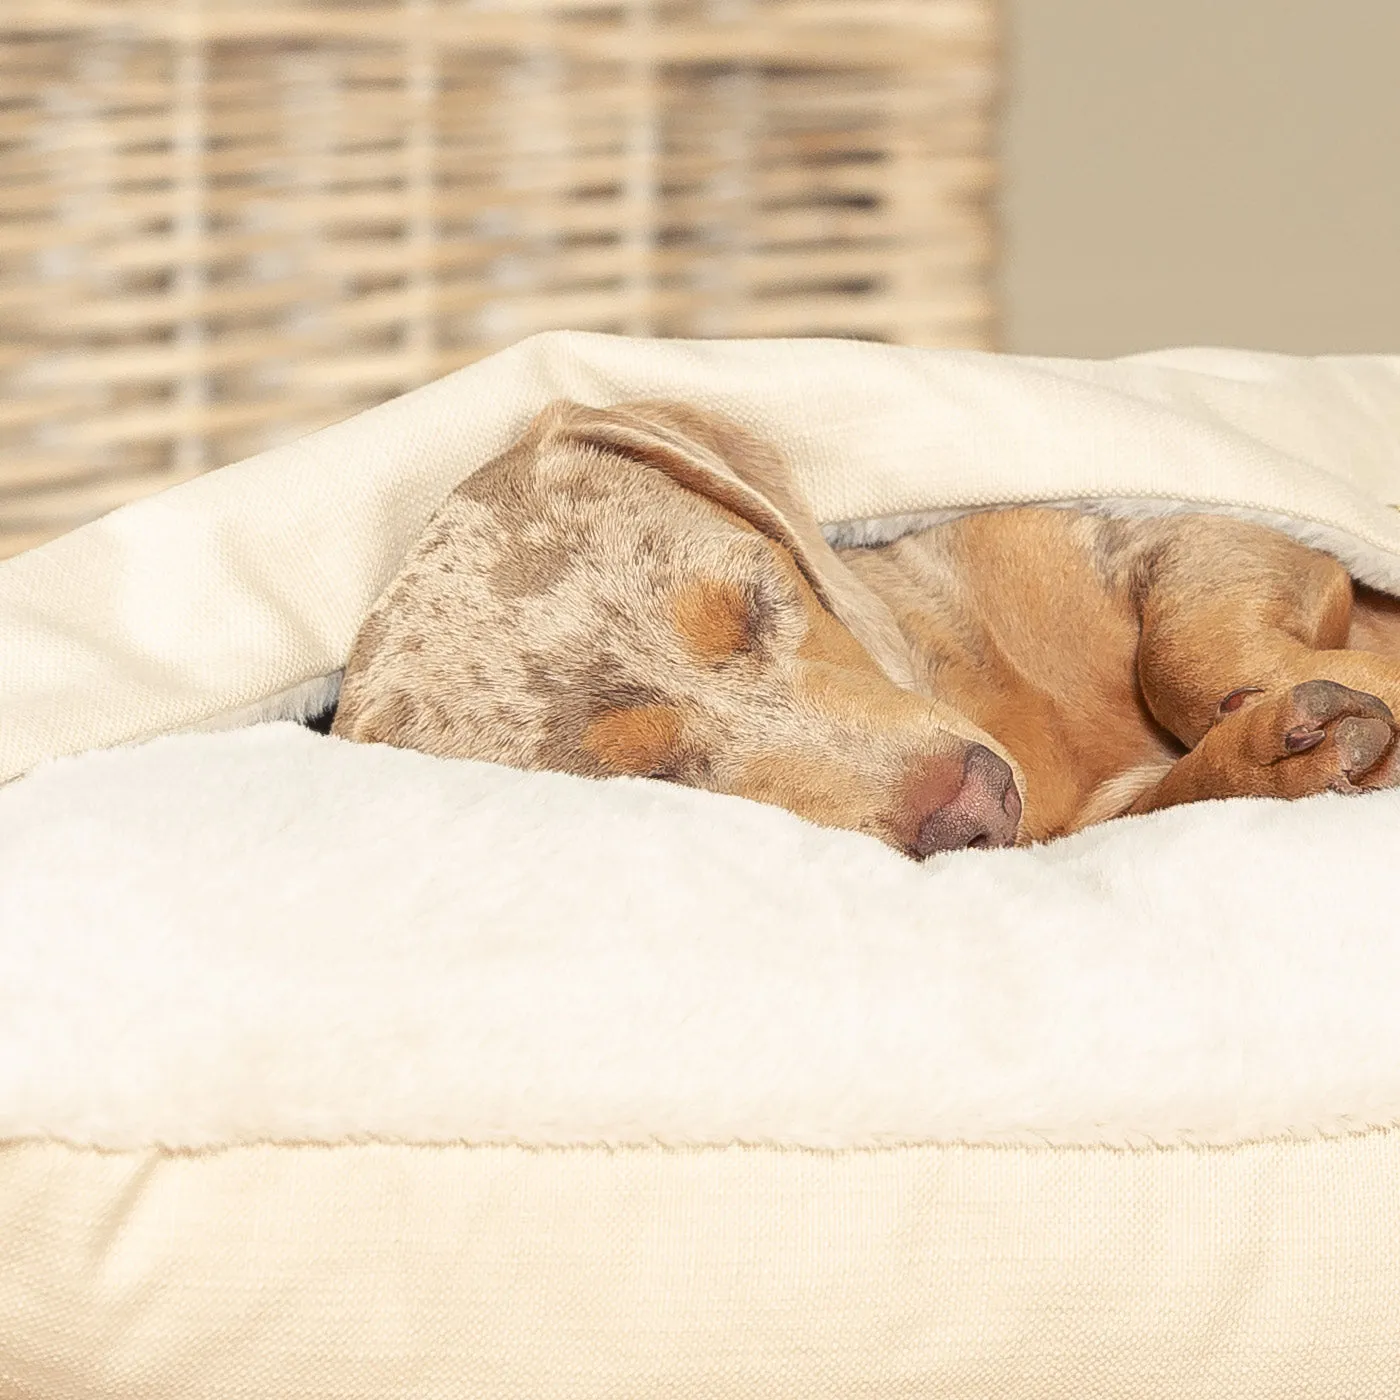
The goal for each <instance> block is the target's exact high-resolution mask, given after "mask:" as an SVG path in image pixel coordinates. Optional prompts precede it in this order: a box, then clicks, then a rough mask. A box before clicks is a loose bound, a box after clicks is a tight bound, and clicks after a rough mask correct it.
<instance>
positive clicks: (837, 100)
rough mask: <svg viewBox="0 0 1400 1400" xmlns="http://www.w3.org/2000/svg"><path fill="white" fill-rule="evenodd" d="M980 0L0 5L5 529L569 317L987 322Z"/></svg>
mask: <svg viewBox="0 0 1400 1400" xmlns="http://www.w3.org/2000/svg"><path fill="white" fill-rule="evenodd" d="M993 18H994V17H993V13H992V0H833V2H831V3H828V2H827V0H324V3H315V0H261V3H259V0H203V3H201V0H164V3H162V4H153V3H148V0H114V2H111V3H100V0H3V5H0V308H2V313H3V314H0V555H3V554H7V553H13V552H15V551H17V550H20V549H23V548H25V547H27V546H29V545H33V544H37V543H38V542H40V541H41V540H43V539H46V538H48V537H50V536H52V535H54V534H57V533H59V532H60V531H62V530H65V529H68V528H70V527H71V526H73V525H76V524H79V523H81V522H82V521H84V520H87V519H91V518H93V517H94V516H96V515H99V514H101V513H102V512H104V511H106V510H109V509H111V508H112V507H114V506H116V505H119V504H121V503H122V502H123V501H127V500H130V499H132V498H134V497H136V496H138V495H142V494H145V493H147V492H149V491H153V490H156V489H158V488H160V487H163V486H166V485H169V484H171V483H173V482H176V481H179V480H182V479H184V478H186V477H188V476H190V475H192V474H194V473H197V472H200V471H203V470H206V469H207V468H209V467H213V466H217V465H220V464H222V463H224V462H228V461H232V460H235V459H237V458H239V457H243V456H246V455H248V454H250V453H252V452H256V451H258V450H260V449H262V448H264V447H267V446H270V445H272V444H274V443H277V442H282V441H286V440H288V439H291V438H294V437H297V436H299V435H300V434H302V433H305V432H307V431H309V430H311V429H313V428H316V427H318V426H321V425H323V424H325V423H327V422H330V421H333V420H335V419H338V418H343V417H346V416H348V415H349V414H351V413H354V412H356V411H357V410H359V409H361V408H364V407H366V406H368V405H370V404H373V403H376V402H378V401H380V400H382V399H385V398H389V397H392V396H393V395H395V394H398V393H401V392H403V391H404V390H405V389H409V388H412V387H413V386H414V385H416V384H420V383H422V382H424V381H425V380H428V379H432V378H434V377H436V376H438V375H440V374H443V373H445V372H447V371H448V370H451V369H454V368H456V367H458V366H460V365H462V364H465V363H467V362H468V361H470V360H473V359H476V358H478V357H480V356H481V355H484V354H486V353H489V352H490V351H492V350H495V349H498V348H500V347H501V346H503V345H506V344H508V343H510V342H512V341H514V340H517V339H519V338H520V337H521V336H524V335H527V334H529V333H530V332H533V331H537V330H542V329H546V328H552V327H573V328H578V329H592V330H606V331H620V332H625V333H629V334H636V335H698V336H768V335H843V336H864V337H871V338H878V339H883V340H891V341H899V342H905V343H914V344H923V345H955V346H980V345H984V344H986V343H987V341H988V338H989V335H990V333H991V314H992V308H991V301H990V297H989V292H988V265H989V259H990V238H989V220H988V213H987V196H988V191H989V187H990V184H991V178H992V167H991V163H990V160H989V157H988V150H989V144H990V142H989V126H990V122H989V114H990V107H991V101H992V95H993V93H992V89H993V82H992V78H993V73H994V67H995V35H994V24H993Z"/></svg>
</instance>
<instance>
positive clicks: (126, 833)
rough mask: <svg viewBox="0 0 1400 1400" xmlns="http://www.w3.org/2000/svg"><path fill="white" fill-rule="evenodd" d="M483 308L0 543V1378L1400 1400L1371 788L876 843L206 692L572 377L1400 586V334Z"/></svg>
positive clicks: (394, 541)
mask: <svg viewBox="0 0 1400 1400" xmlns="http://www.w3.org/2000/svg"><path fill="white" fill-rule="evenodd" d="M498 360H499V362H497V363H493V362H486V363H485V364H484V365H482V366H476V367H473V369H471V370H468V371H464V372H463V374H462V375H460V376H455V377H453V378H451V379H449V380H447V381H443V383H442V384H440V385H437V386H430V388H429V389H428V390H425V391H421V392H420V393H419V394H417V395H410V396H408V397H407V398H406V399H404V400H401V401H399V402H398V403H397V404H396V405H389V406H386V408H384V409H381V410H376V411H375V412H374V413H372V414H370V415H365V416H364V418H363V419H361V420H354V421H352V422H351V423H348V424H345V425H342V426H341V427H339V428H337V429H333V430H330V431H329V432H328V433H325V434H318V435H316V436H315V437H313V438H311V439H308V440H307V441H306V442H305V443H303V444H301V445H299V446H298V447H296V448H294V449H288V450H285V451H282V452H279V453H276V454H268V455H267V456H265V457H264V458H261V459H254V461H252V462H250V463H246V464H243V465H241V466H239V467H236V468H231V469H227V470H225V471H223V472H218V473H215V474H213V475H212V476H211V477H209V478H206V479H203V480H201V481H198V482H195V483H192V484H190V485H188V486H185V487H181V488H179V489H178V490H176V491H173V492H170V493H168V494H167V495H165V496H162V497H157V498H155V499H153V500H150V501H147V502H143V503H140V504H138V505H136V506H133V507H129V508H127V509H125V510H123V511H120V512H117V513H116V514H115V515H113V516H112V517H109V518H108V519H106V520H104V521H101V522H98V523H97V524H95V525H94V526H91V527H88V528H87V529H86V530H84V531H79V532H77V533H75V534H74V535H72V536H69V537H66V538H65V539H64V540H60V541H56V542H55V543H54V544H52V545H49V546H46V547H45V548H43V549H41V550H38V551H35V552H34V553H33V554H32V555H30V556H22V557H21V558H20V559H18V560H15V561H11V562H10V563H8V564H5V565H0V656H3V658H4V669H3V672H0V749H2V750H3V762H4V765H5V767H4V772H3V776H7V777H17V780H16V781H13V782H11V783H10V784H9V785H8V786H5V787H4V788H0V1393H3V1394H5V1395H9V1394H14V1395H16V1396H22V1397H39V1396H43V1397H49V1396H54V1395H62V1396H65V1397H68V1396H72V1397H89V1396H91V1397H103V1400H107V1398H108V1397H127V1396H130V1397H136V1396H141V1397H176V1396H180V1397H184V1396H191V1397H196V1396H197V1397H203V1396H220V1397H222V1396H230V1397H232V1396H250V1395H256V1396H259V1397H279V1396H289V1397H290V1396H296V1397H321V1396H324V1397H327V1400H329V1397H336V1400H355V1397H359V1396H364V1397H367V1400H368V1397H375V1400H379V1398H380V1397H392V1396H404V1397H408V1396H414V1397H420V1396H435V1395H442V1396H454V1397H456V1396H491V1397H496V1396H502V1397H516V1396H518V1397H522V1398H523V1397H532V1400H533V1397H549V1396H554V1395H558V1396H561V1397H562V1396H568V1397H591V1396H598V1397H604V1396H606V1397H618V1396H622V1397H628V1396H637V1397H641V1396H647V1397H650V1396H657V1395H690V1394H693V1395H705V1396H707V1397H710V1396H715V1397H724V1396H730V1395H733V1396H741V1395H742V1396H755V1395H762V1396H765V1397H766V1396H770V1395H771V1396H784V1395H791V1396H794V1397H799V1396H800V1397H803V1400H807V1398H808V1397H826V1396H832V1397H836V1396H842V1397H844V1396H855V1395H862V1394H879V1395H886V1394H918V1395H956V1396H959V1397H983V1396H985V1397H989V1400H990V1397H998V1400H1001V1397H1005V1396H1008V1395H1013V1396H1020V1395H1026V1396H1036V1397H1037V1400H1039V1397H1052V1398H1053V1397H1057V1396H1065V1397H1070V1396H1073V1397H1075V1398H1076V1400H1080V1397H1083V1396H1086V1395H1097V1396H1105V1397H1120V1396H1121V1397H1125V1398H1126V1397H1134V1400H1136V1397H1139V1396H1152V1397H1156V1396H1163V1397H1166V1396H1172V1397H1175V1396H1183V1397H1184V1396H1190V1397H1192V1398H1193V1400H1196V1397H1206V1398H1207V1400H1208V1398H1209V1397H1217V1396H1218V1397H1222V1400H1223V1397H1229V1398H1230V1400H1240V1398H1241V1397H1243V1398H1245V1400H1248V1397H1254V1396H1258V1397H1261V1398H1262V1397H1271V1398H1272V1397H1278V1396H1283V1395H1299V1396H1304V1395H1306V1396H1308V1397H1310V1400H1311V1397H1317V1396H1329V1395H1336V1396H1346V1397H1348V1400H1351V1397H1370V1396H1377V1397H1379V1396H1390V1395H1393V1394H1394V1393H1395V1380H1394V1377H1395V1374H1396V1357H1397V1356H1400V1321H1397V1319H1400V1264H1397V1262H1396V1261H1397V1259H1400V1248H1397V1246H1400V1192H1397V1190H1396V1189H1395V1183H1396V1181H1397V1180H1400V1126H1397V1124H1400V1027H1398V1026H1397V1018H1396V1017H1395V1016H1394V1007H1395V1006H1396V1004H1397V992H1400V933H1398V932H1397V929H1396V921H1395V919H1394V918H1393V917H1392V912H1391V911H1392V910H1393V909H1394V908H1395V905H1396V894H1397V889H1398V888H1400V876H1397V875H1396V873H1395V872H1396V865H1395V861H1394V858H1393V853H1394V851H1395V850H1396V849H1397V844H1398V843H1400V794H1390V793H1387V794H1378V795H1372V796H1368V797H1365V798H1358V799H1347V798H1342V797H1334V796H1325V797H1319V798H1313V799H1308V800H1307V801H1304V802H1299V803H1292V804H1283V803H1273V802H1233V803H1209V804H1198V805H1197V806H1194V807H1190V808H1182V809H1174V810H1171V811H1166V812H1162V813H1157V814H1154V815H1152V816H1150V817H1143V818H1134V819H1131V820H1127V821H1121V822H1117V823H1112V824H1109V825H1105V826H1103V827H1099V828H1094V829H1092V830H1090V831H1087V832H1084V833H1081V834H1080V835H1079V836H1076V837H1074V838H1071V839H1069V840H1066V841H1063V842H1059V843H1056V844H1054V845H1050V846H1046V847H1040V848H1029V849H1019V850H1001V851H966V852H957V853H950V854H947V855H943V856H939V857H937V858H935V859H934V860H932V861H931V862H929V863H926V864H925V865H922V866H919V865H914V864H912V863H910V862H907V861H905V860H904V859H903V858H902V857H900V856H898V855H896V854H895V853H893V852H891V851H889V850H888V849H886V848H885V847H883V846H882V845H880V844H878V843H876V842H873V841H869V840H866V839H865V838H862V837H860V836H858V835H855V834H852V833H843V832H834V831H827V830H822V829H819V828H816V827H813V826H809V825H807V824H805V823H803V822H801V821H800V820H798V819H797V818H795V817H792V816H790V815H789V814H787V813H785V812H782V811H779V810H777V809H770V808H765V807H760V806H757V805H754V804H750V803H745V802H743V801H740V800H738V799H729V798H724V797H720V796H715V795H712V794H706V793H699V792H690V791H686V790H683V789H678V788H675V787H671V786H666V785H659V784H651V783H645V782H638V781H627V780H613V781H609V782H605V783H604V782H592V781H588V780H584V779H577V778H572V777H568V776H565V775H558V774H544V773H517V772H514V771H511V770H506V769H501V768H496V767H492V766H490V765H483V764H474V763H464V762H449V761H442V760H437V759H433V758H429V757H427V756H424V755H419V754H412V753H404V752H400V751H397V750H391V749H385V748H381V747H377V746H359V745H351V744H346V743H343V742H340V741H338V740H335V739H331V738H327V737H323V736H321V735H317V734H313V733H310V732H308V731H307V730H305V729H303V728H301V727H300V726H297V725H293V724H287V723H279V722H263V723H257V724H253V723H251V722H250V721H252V720H254V719H260V720H263V721H268V720H269V719H272V718H274V717H275V716H277V715H278V714H281V713H285V712H286V711H287V710H288V709H291V710H292V711H295V710H297V709H298V708H299V707H300V708H312V707H314V706H315V705H316V704H317V703H319V702H321V701H323V700H324V699H325V698H326V697H327V696H328V695H330V694H333V689H334V672H335V669H336V668H337V667H339V666H340V665H341V664H342V663H343V661H344V655H345V651H346V650H347V649H348V646H349V641H350V638H351V636H352V635H353V632H354V629H355V626H356V625H357V618H358V616H360V615H362V613H363V610H364V608H365V607H367V606H368V602H369V600H370V599H371V598H372V597H373V595H374V593H375V592H376V591H377V589H378V587H379V586H381V585H382V582H383V581H384V579H385V577H386V576H387V574H388V573H389V572H391V571H392V569H393V567H394V564H395V562H396V559H397V553H398V552H399V551H401V550H402V548H403V546H404V544H405V543H406V542H407V540H409V539H411V538H412V535H413V533H414V531H415V530H416V529H417V528H419V526H421V523H422V521H423V519H424V518H425V517H426V514H427V513H428V512H429V511H430V510H431V509H432V506H433V505H434V504H435V503H436V499H437V497H438V495H440V494H441V493H442V492H443V491H445V490H446V489H447V487H449V486H450V485H451V484H452V482H453V481H455V480H456V479H457V478H458V477H459V476H461V475H463V474H465V472H467V471H469V470H471V469H472V468H473V467H474V466H477V465H481V463H482V462H483V461H484V460H485V459H486V457H487V456H489V455H490V453H491V452H492V451H494V450H496V447H497V446H499V445H500V442H501V441H503V440H505V438H506V437H508V436H509V433H510V432H511V431H513V430H514V427H515V426H517V425H518V423H519V422H521V421H523V419H524V418H526V417H528V416H529V414H530V413H531V412H533V409H534V408H535V407H537V406H538V401H541V400H542V399H544V398H548V397H553V396H554V395H555V394H557V393H569V394H573V395H575V396H577V397H583V398H588V399H591V400H592V401H596V402H611V401H615V400H617V399H623V398H632V397H637V396H638V395H639V394H641V393H645V392H652V393H656V392H672V393H675V394H677V395H680V396H688V397H693V398H697V399H699V400H700V401H702V402H706V403H708V404H709V405H710V406H712V407H717V408H724V409H727V410H729V411H731V412H737V414H738V416H740V417H743V418H745V420H746V421H748V422H749V423H750V424H751V425H752V426H758V427H760V428H763V427H766V428H767V429H768V430H769V431H770V432H771V433H772V434H773V435H775V436H777V437H778V438H779V440H780V442H781V443H782V445H783V446H784V447H785V449H786V450H787V451H788V452H789V454H790V455H792V456H793V457H794V460H795V461H796V463H797V465H798V468H799V474H800V475H801V476H802V477H803V479H804V482H805V484H806V486H807V488H808V489H809V490H810V491H811V492H812V494H813V497H814V500H816V501H817V503H818V507H819V513H820V514H821V516H822V518H823V520H824V521H825V522H826V523H827V524H828V525H831V526H833V527H837V528H839V530H841V531H844V532H845V533H846V534H847V535H848V536H850V537H857V536H859V537H876V536H882V532H883V534H888V533H890V532H896V533H897V532H898V531H900V530H902V529H905V528H908V527H909V525H910V524H911V523H917V521H918V520H920V519H926V518H929V517H930V515H935V514H936V513H937V512H939V511H946V510H961V509H973V508H984V507H987V506H994V505H996V504H998V503H1006V502H1011V501H1015V500H1020V499H1053V500H1059V501H1071V500H1079V499H1081V498H1087V499H1089V500H1090V501H1091V503H1092V504H1093V505H1094V506H1095V508H1101V509H1111V510H1115V511H1125V510H1149V509H1150V510H1159V509H1174V508H1199V506H1200V505H1202V504H1206V505H1209V506H1211V507H1212V508H1216V509H1222V510H1227V511H1231V512H1235V513H1253V514H1254V515H1256V516H1262V517H1265V518H1268V519H1271V520H1279V521H1281V522H1283V524H1284V526H1285V528H1288V529H1290V530H1291V531H1292V532H1294V533H1295V534H1297V535H1298V536H1299V537H1304V538H1311V539H1314V540H1317V541H1318V542H1321V543H1323V544H1325V545H1326V546H1327V547H1330V548H1333V549H1334V551H1335V552H1336V553H1338V555H1339V556H1340V557H1343V558H1346V559H1347V560H1348V562H1349V563H1350V564H1351V565H1352V567H1354V568H1356V569H1357V570H1358V572H1360V573H1362V574H1364V575H1365V576H1367V577H1369V578H1371V579H1372V581H1374V582H1376V583H1378V584H1381V585H1387V584H1388V585H1389V586H1391V587H1397V586H1400V565H1397V561H1398V560H1400V528H1398V527H1397V522H1396V521H1395V520H1394V514H1393V511H1392V510H1391V509H1390V508H1389V504H1388V503H1389V502H1390V501H1391V500H1394V499H1400V492H1397V491H1396V489H1395V488H1396V486H1397V475H1396V458H1397V447H1398V446H1400V362H1397V361H1395V360H1384V359H1356V360H1346V361H1322V362H1310V361H1297V360H1287V359H1283V358H1282V357H1261V356H1247V355H1226V354H1206V353H1204V352H1192V353H1190V354H1174V355H1168V356H1159V357H1155V358H1153V359H1151V360H1149V361H1147V362H1145V363H1144V362H1135V361H1124V362H1112V363H1108V364H1102V365H1099V364H1094V365H1089V364H1084V365H1078V364H1071V363H1067V362H1058V363H1057V362H1045V361H1034V362H1029V361H1015V360H999V359H997V358H995V357H978V356H966V355H953V356H945V355H939V354H933V353H929V352H911V351H894V350H890V349H888V348H884V347H868V346H867V347H862V346H830V345H828V346H821V345H780V344H771V343H769V344H750V345H735V344H714V345H689V346H687V345H679V346H676V345H666V346H650V347H648V346H642V345H637V344H629V343H625V342H615V341H612V340H609V339H608V338H606V337H549V338H542V339H541V340H539V341H536V342H531V343H529V344H527V345H526V346H523V347H520V348H519V349H518V350H517V351H514V352H508V353H507V355H506V356H504V357H498ZM760 371H761V372H760ZM210 726H213V727H216V728H217V727H219V726H222V730H221V732H191V731H195V730H198V729H200V728H201V727H204V728H205V729H207V728H208V727H210ZM152 736H158V737H152ZM146 739H149V740H150V742H145V743H136V744H132V745H131V746H129V747H125V746H123V747H118V746H121V745H127V744H128V743H129V742H130V741H136V740H146ZM65 755H67V756H65ZM19 775H25V776H19Z"/></svg>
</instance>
